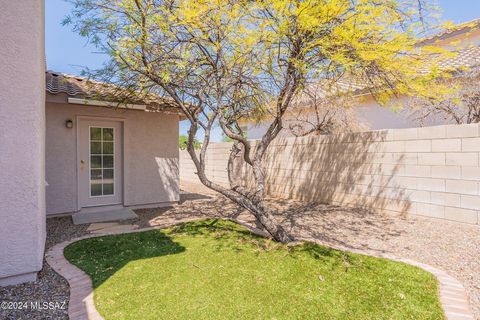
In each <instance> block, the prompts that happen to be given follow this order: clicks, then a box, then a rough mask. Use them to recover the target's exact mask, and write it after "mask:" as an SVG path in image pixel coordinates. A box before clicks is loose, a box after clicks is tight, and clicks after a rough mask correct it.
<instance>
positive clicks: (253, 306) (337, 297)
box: [65, 220, 443, 320]
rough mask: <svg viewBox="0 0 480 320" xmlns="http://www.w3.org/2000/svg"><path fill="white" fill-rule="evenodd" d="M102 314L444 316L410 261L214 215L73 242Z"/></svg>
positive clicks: (74, 258) (432, 285) (71, 252)
mask: <svg viewBox="0 0 480 320" xmlns="http://www.w3.org/2000/svg"><path fill="white" fill-rule="evenodd" d="M65 256H66V257H67V259H68V260H69V261H71V262H72V263H73V264H75V265H77V266H78V267H80V268H81V269H82V270H84V271H85V272H86V273H87V274H89V275H90V277H91V278H92V280H93V285H94V288H95V305H96V307H97V309H98V310H99V312H100V313H101V314H102V315H103V316H104V317H105V318H106V319H369V320H370V319H443V313H442V310H441V307H440V304H439V300H438V294H437V282H436V280H435V278H434V277H433V276H432V275H431V274H429V273H427V272H425V271H423V270H421V269H419V268H416V267H413V266H409V265H406V264H403V263H397V262H392V261H389V260H385V259H378V258H372V257H367V256H363V255H357V254H350V253H345V252H342V251H337V250H331V249H328V248H325V247H322V246H319V245H315V244H312V243H303V244H300V245H296V246H294V247H292V246H291V247H288V246H285V245H281V244H278V243H275V242H273V241H270V240H267V239H264V238H261V237H258V236H255V235H253V234H251V233H250V232H249V231H248V230H247V229H245V228H244V227H242V226H240V225H238V224H235V223H233V222H228V221H222V220H203V221H198V222H193V223H187V224H183V225H179V226H176V227H172V228H169V229H165V230H161V231H147V232H142V233H134V234H125V235H119V236H106V237H101V238H93V239H87V240H82V241H79V242H76V243H74V244H72V245H70V246H68V247H67V248H66V249H65Z"/></svg>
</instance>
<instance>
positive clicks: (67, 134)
mask: <svg viewBox="0 0 480 320" xmlns="http://www.w3.org/2000/svg"><path fill="white" fill-rule="evenodd" d="M46 115H47V130H46V152H47V156H46V179H47V182H48V186H47V214H59V213H70V212H75V211H77V210H78V209H79V208H78V204H77V138H76V137H77V130H76V124H75V125H74V128H73V129H68V128H66V126H65V122H66V120H67V119H72V120H73V121H74V123H75V122H76V121H75V120H76V119H77V117H79V116H93V117H106V118H118V119H122V120H123V121H124V148H125V150H124V205H125V206H141V205H149V204H152V205H154V204H164V203H168V202H174V201H178V200H179V186H178V116H177V115H172V114H163V113H152V112H143V111H136V110H125V109H117V110H114V109H112V108H104V107H96V106H85V105H75V104H68V103H66V96H65V95H63V94H61V95H56V96H53V95H50V94H49V95H48V96H47V107H46Z"/></svg>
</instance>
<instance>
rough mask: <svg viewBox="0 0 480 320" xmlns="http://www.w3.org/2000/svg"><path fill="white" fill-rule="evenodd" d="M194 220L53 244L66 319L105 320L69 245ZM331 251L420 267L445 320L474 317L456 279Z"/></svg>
mask: <svg viewBox="0 0 480 320" xmlns="http://www.w3.org/2000/svg"><path fill="white" fill-rule="evenodd" d="M195 220H202V219H198V218H193V219H185V220H181V221H175V222H168V223H163V224H160V225H156V226H153V227H147V228H141V229H135V230H129V231H117V232H108V231H107V232H105V233H100V234H89V235H85V236H82V237H78V238H75V239H71V240H67V241H64V242H61V243H59V244H56V245H55V246H53V247H52V248H51V249H50V250H49V251H48V253H47V254H46V260H47V262H48V264H49V265H50V266H51V267H52V268H53V270H55V271H56V272H57V273H58V274H60V275H61V276H62V277H64V278H65V279H66V280H67V281H68V284H69V286H70V302H69V305H68V316H69V318H70V320H103V319H104V318H103V317H102V316H101V315H100V313H99V312H98V311H97V309H96V308H95V304H94V301H93V287H92V281H91V279H90V277H89V276H88V275H87V274H86V273H84V272H83V271H82V270H80V269H79V268H77V267H76V266H74V265H73V264H71V263H70V262H69V261H68V260H67V259H66V258H65V257H64V255H63V250H64V249H65V247H67V246H68V245H70V244H72V243H74V242H77V241H80V240H84V239H90V238H97V237H103V236H107V235H119V234H127V233H137V232H144V231H150V230H157V229H163V228H167V227H171V226H174V225H177V224H180V223H185V222H191V221H195ZM230 220H232V221H234V222H237V223H239V224H241V225H242V226H244V227H246V228H247V229H249V230H250V231H251V232H253V233H255V234H258V235H260V236H267V234H266V233H265V232H264V231H262V230H260V229H257V228H254V227H252V226H251V225H249V224H247V223H245V222H242V221H238V220H235V219H230ZM296 240H298V241H310V242H315V243H318V244H320V245H323V246H325V245H324V244H322V243H321V242H320V241H316V240H315V239H306V238H296ZM328 247H330V248H332V249H336V250H343V251H349V252H352V253H358V254H363V255H368V256H372V257H377V258H385V259H389V260H393V261H397V262H403V263H406V264H410V265H413V266H416V267H419V268H421V269H423V270H425V271H427V272H430V273H431V274H433V275H434V276H435V277H436V278H437V280H438V283H439V291H440V302H441V305H442V308H443V311H444V313H445V318H446V319H447V320H475V319H474V317H473V313H472V311H471V309H470V304H469V302H468V298H467V293H466V291H465V288H464V287H463V285H462V284H461V283H460V282H459V281H458V280H457V279H455V278H453V277H451V276H449V275H448V274H447V273H446V272H444V271H442V270H440V269H437V268H434V267H432V266H430V265H428V264H424V263H420V262H418V261H414V260H410V259H403V258H397V257H394V256H391V255H388V254H379V253H376V252H372V251H364V250H358V249H351V248H348V249H346V248H342V247H340V246H330V245H329V246H328Z"/></svg>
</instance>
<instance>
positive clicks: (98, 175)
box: [90, 169, 102, 183]
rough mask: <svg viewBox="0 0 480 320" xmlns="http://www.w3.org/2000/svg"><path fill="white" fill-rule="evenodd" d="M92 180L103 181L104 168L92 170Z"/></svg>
mask: <svg viewBox="0 0 480 320" xmlns="http://www.w3.org/2000/svg"><path fill="white" fill-rule="evenodd" d="M90 180H91V181H92V182H94V181H95V180H97V181H99V182H100V183H102V170H99V169H92V170H91V172H90Z"/></svg>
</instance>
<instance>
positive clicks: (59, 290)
mask: <svg viewBox="0 0 480 320" xmlns="http://www.w3.org/2000/svg"><path fill="white" fill-rule="evenodd" d="M87 227H88V226H85V225H83V226H76V225H74V224H72V222H71V218H70V217H65V218H52V219H47V241H46V244H45V251H47V250H48V249H49V248H51V247H52V246H53V245H55V244H56V243H59V242H62V241H65V240H67V239H71V238H76V237H79V236H81V235H84V234H86V233H87V232H86V229H87ZM69 294H70V289H69V287H68V283H67V281H66V280H65V279H64V278H62V277H61V276H59V275H58V274H57V273H56V272H55V271H53V270H52V268H50V266H49V265H48V263H46V262H45V261H44V263H43V269H42V270H41V271H40V272H39V274H38V281H37V282H35V283H24V284H20V285H17V286H8V287H0V301H9V302H27V303H28V304H29V303H30V302H37V301H38V302H40V303H43V302H54V303H59V306H61V307H63V306H62V304H63V303H64V302H65V304H64V305H65V309H61V308H57V309H53V310H33V309H31V308H29V309H25V310H2V309H0V319H8V320H17V319H29V320H30V319H32V320H36V319H39V320H40V319H42V320H43V319H55V320H57V319H58V320H60V319H68V315H67V314H68V309H67V307H68V300H69ZM28 304H27V305H28Z"/></svg>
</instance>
